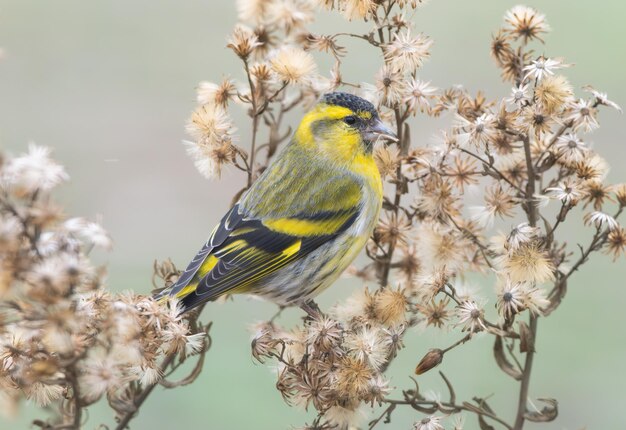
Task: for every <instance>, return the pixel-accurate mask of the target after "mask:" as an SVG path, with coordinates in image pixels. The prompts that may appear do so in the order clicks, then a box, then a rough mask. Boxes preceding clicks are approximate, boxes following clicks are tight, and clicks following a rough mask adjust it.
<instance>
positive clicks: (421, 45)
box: [385, 30, 433, 73]
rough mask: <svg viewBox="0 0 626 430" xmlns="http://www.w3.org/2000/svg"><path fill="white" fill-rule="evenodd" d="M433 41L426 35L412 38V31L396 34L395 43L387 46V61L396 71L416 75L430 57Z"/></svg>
mask: <svg viewBox="0 0 626 430" xmlns="http://www.w3.org/2000/svg"><path fill="white" fill-rule="evenodd" d="M432 43H433V41H432V39H430V38H429V37H427V36H425V35H424V34H418V35H417V36H411V31H410V30H407V31H405V32H402V33H396V35H395V38H394V40H393V42H391V43H390V44H388V45H386V46H385V60H386V61H387V64H389V66H390V67H391V68H393V69H394V70H398V71H400V72H408V73H414V72H415V71H416V70H417V69H419V68H420V67H422V65H423V64H424V62H425V61H426V60H427V59H428V58H429V57H430V52H429V49H430V47H431V45H432Z"/></svg>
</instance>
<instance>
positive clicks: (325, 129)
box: [295, 92, 398, 162]
mask: <svg viewBox="0 0 626 430" xmlns="http://www.w3.org/2000/svg"><path fill="white" fill-rule="evenodd" d="M295 140H296V143H297V144H299V145H303V146H306V147H308V148H311V149H315V150H318V151H319V152H320V153H322V154H323V155H325V156H327V157H329V158H331V159H334V160H335V161H338V162H341V161H349V160H352V159H354V157H356V156H359V155H366V156H371V154H372V148H373V146H374V143H376V141H378V140H387V141H389V140H390V141H397V140H398V139H397V137H396V135H395V133H394V132H393V131H392V130H391V129H389V128H388V127H387V126H386V125H385V124H383V122H382V121H381V120H380V117H379V116H378V112H376V108H375V107H374V105H373V104H371V103H370V102H368V101H367V100H365V99H362V98H361V97H357V96H355V95H353V94H348V93H341V92H335V93H328V94H325V95H324V96H322V98H321V100H320V101H319V103H318V104H317V105H316V106H315V107H314V108H313V109H311V110H310V111H309V112H308V113H307V114H306V115H305V116H304V118H303V119H302V122H301V123H300V125H299V126H298V130H297V131H296V134H295Z"/></svg>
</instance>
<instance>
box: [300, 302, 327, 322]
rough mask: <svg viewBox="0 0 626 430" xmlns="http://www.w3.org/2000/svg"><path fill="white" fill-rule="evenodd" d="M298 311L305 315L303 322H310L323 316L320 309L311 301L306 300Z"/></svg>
mask: <svg viewBox="0 0 626 430" xmlns="http://www.w3.org/2000/svg"><path fill="white" fill-rule="evenodd" d="M300 309H302V310H303V311H304V312H306V313H307V315H306V316H305V317H304V322H305V323H306V322H311V321H313V320H316V319H319V318H320V317H322V316H323V315H324V314H323V313H322V310H321V309H320V307H319V306H318V305H317V303H315V302H314V301H313V300H307V301H306V302H304V303H302V304H301V305H300Z"/></svg>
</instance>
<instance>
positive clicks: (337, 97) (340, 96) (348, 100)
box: [322, 92, 377, 116]
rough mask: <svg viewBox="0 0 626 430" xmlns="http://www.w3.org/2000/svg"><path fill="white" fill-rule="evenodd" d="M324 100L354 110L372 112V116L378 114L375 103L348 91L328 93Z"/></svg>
mask: <svg viewBox="0 0 626 430" xmlns="http://www.w3.org/2000/svg"><path fill="white" fill-rule="evenodd" d="M322 102H323V103H327V104H329V105H335V106H343V107H345V108H348V109H350V110H351V111H353V112H359V111H361V112H370V113H371V114H372V116H376V115H377V113H376V108H375V107H374V105H373V104H371V103H370V102H368V101H367V100H365V99H362V98H361V97H358V96H355V95H354V94H348V93H341V92H335V93H327V94H324V95H323V96H322Z"/></svg>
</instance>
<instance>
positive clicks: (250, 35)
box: [226, 24, 261, 60]
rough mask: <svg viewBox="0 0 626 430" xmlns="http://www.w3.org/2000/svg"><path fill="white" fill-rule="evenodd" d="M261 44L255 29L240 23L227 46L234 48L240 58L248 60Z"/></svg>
mask: <svg viewBox="0 0 626 430" xmlns="http://www.w3.org/2000/svg"><path fill="white" fill-rule="evenodd" d="M260 45H261V44H260V42H259V39H258V38H257V35H256V34H255V33H254V31H252V30H250V29H249V28H248V27H246V26H244V25H241V24H239V25H237V26H236V27H235V28H234V30H233V32H232V34H231V36H230V38H229V39H228V44H227V45H226V46H227V47H229V48H230V49H232V50H233V51H234V52H235V54H237V56H238V57H239V58H241V59H242V60H247V59H248V57H249V56H250V54H252V52H253V51H254V49H255V48H257V47H258V46H260Z"/></svg>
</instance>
